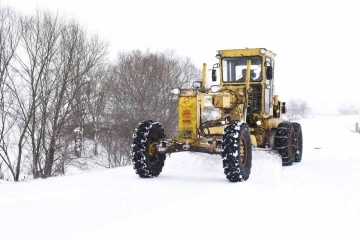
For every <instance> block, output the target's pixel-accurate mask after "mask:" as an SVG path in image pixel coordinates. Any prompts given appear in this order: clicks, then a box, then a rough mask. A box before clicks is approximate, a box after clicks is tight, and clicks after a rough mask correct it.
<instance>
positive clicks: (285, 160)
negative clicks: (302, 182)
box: [275, 122, 296, 166]
mask: <svg viewBox="0 0 360 240" xmlns="http://www.w3.org/2000/svg"><path fill="white" fill-rule="evenodd" d="M275 146H276V149H277V151H278V153H279V154H280V156H281V158H282V165H283V166H291V165H292V164H293V163H294V161H295V152H296V151H295V128H294V125H293V124H292V123H290V122H281V123H280V124H279V125H278V128H277V129H276V134H275Z"/></svg>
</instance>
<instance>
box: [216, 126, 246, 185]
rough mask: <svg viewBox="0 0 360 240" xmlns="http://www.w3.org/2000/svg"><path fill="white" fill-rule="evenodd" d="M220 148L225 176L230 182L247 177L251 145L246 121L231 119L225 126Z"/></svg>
mask: <svg viewBox="0 0 360 240" xmlns="http://www.w3.org/2000/svg"><path fill="white" fill-rule="evenodd" d="M221 150H222V160H223V167H224V173H225V175H226V178H227V179H228V180H229V181H230V182H242V181H246V180H247V179H249V176H250V172H251V166H252V145H251V139H250V131H249V127H248V125H247V124H246V123H244V122H240V121H231V122H230V123H229V124H228V125H227V126H226V127H225V129H224V135H223V140H222V146H221Z"/></svg>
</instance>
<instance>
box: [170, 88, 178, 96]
mask: <svg viewBox="0 0 360 240" xmlns="http://www.w3.org/2000/svg"><path fill="white" fill-rule="evenodd" d="M170 92H171V93H172V94H176V95H178V94H180V88H174V89H171V91H170Z"/></svg>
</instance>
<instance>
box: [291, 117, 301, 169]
mask: <svg viewBox="0 0 360 240" xmlns="http://www.w3.org/2000/svg"><path fill="white" fill-rule="evenodd" d="M292 124H293V126H294V131H295V162H301V159H302V152H303V138H302V130H301V125H300V123H296V122H294V123H292Z"/></svg>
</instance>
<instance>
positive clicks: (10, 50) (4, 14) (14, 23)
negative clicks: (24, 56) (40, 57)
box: [0, 6, 21, 181]
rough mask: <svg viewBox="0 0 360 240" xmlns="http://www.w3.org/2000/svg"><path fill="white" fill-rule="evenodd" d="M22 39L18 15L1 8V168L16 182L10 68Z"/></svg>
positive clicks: (17, 166)
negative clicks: (12, 145)
mask: <svg viewBox="0 0 360 240" xmlns="http://www.w3.org/2000/svg"><path fill="white" fill-rule="evenodd" d="M19 39H20V34H19V22H18V15H17V14H16V13H15V12H14V11H13V10H12V9H10V8H2V7H1V6H0V166H1V164H2V163H5V166H6V167H7V168H8V169H9V171H10V173H11V175H12V177H13V179H14V180H15V181H17V180H18V178H19V171H20V164H21V161H15V159H13V157H12V156H11V154H10V152H11V150H12V149H11V143H12V141H13V140H14V138H13V131H14V128H13V127H14V123H15V119H14V116H13V115H12V113H13V112H12V111H11V108H12V107H13V104H12V103H13V99H12V97H11V95H10V89H9V78H10V77H11V72H10V66H11V64H12V62H13V59H14V55H15V52H16V49H17V47H18V43H19Z"/></svg>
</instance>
